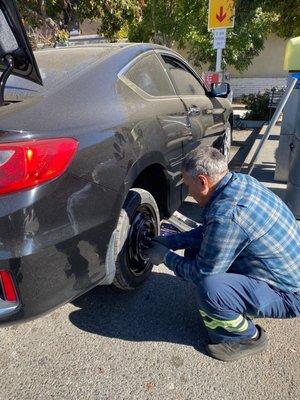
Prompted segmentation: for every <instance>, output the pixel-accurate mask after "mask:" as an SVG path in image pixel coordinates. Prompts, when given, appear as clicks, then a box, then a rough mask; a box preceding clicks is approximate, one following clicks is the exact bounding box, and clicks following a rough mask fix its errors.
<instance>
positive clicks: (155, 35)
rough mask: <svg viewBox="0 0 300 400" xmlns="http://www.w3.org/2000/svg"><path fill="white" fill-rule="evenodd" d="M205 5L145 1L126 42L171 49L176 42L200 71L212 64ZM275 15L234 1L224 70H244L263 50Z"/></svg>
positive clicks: (192, 0) (197, 0) (187, 0)
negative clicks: (234, 9)
mask: <svg viewBox="0 0 300 400" xmlns="http://www.w3.org/2000/svg"><path fill="white" fill-rule="evenodd" d="M207 19H208V2H207V1H204V0H165V1H164V0H148V1H147V3H146V6H145V8H144V10H143V18H142V19H141V21H140V22H138V23H136V22H135V21H134V23H133V24H131V26H130V30H129V39H130V40H133V41H140V40H142V41H153V42H156V43H161V44H164V45H167V46H170V45H171V44H172V43H174V42H176V43H177V44H178V45H179V46H180V47H185V48H186V49H187V50H188V54H189V58H190V60H191V61H193V62H194V64H195V65H197V66H199V67H201V66H203V65H204V64H207V63H208V64H210V67H211V68H212V67H213V64H214V62H215V50H214V49H213V46H212V34H211V33H210V32H208V30H207ZM277 20H278V15H277V14H276V13H275V12H274V11H268V10H266V11H264V10H263V9H262V8H261V7H253V5H252V1H250V0H237V2H236V17H235V27H234V29H228V31H227V43H226V49H225V50H224V52H223V67H226V66H227V65H233V66H234V67H235V68H236V69H238V70H239V71H243V70H245V69H247V67H248V66H249V65H250V64H251V60H252V59H253V57H255V56H256V55H258V54H259V53H260V51H261V50H262V49H263V45H264V41H265V39H266V37H267V36H268V34H269V33H270V32H271V30H272V27H273V25H274V23H275V22H276V21H277Z"/></svg>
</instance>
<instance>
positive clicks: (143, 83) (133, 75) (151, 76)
mask: <svg viewBox="0 0 300 400" xmlns="http://www.w3.org/2000/svg"><path fill="white" fill-rule="evenodd" d="M125 77H126V78H127V79H129V80H130V81H131V82H133V83H134V84H135V85H137V86H138V87H139V88H140V89H142V90H143V91H144V92H146V93H148V94H150V95H151V96H174V95H175V92H174V89H173V86H172V84H171V82H170V79H169V78H168V76H167V74H166V72H165V71H164V69H163V67H162V65H161V63H160V61H159V60H158V58H157V56H156V55H155V54H149V55H146V56H144V57H143V58H142V59H140V60H139V61H137V62H136V63H135V64H134V65H133V66H132V67H131V68H130V70H129V71H128V72H126V74H125Z"/></svg>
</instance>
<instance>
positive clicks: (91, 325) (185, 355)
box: [0, 131, 300, 400]
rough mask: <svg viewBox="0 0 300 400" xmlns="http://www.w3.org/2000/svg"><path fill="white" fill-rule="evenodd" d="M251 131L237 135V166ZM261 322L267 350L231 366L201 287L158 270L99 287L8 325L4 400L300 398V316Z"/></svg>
mask: <svg viewBox="0 0 300 400" xmlns="http://www.w3.org/2000/svg"><path fill="white" fill-rule="evenodd" d="M250 134H251V131H238V132H235V133H234V140H235V142H234V145H235V146H234V147H233V154H232V155H233V156H235V159H234V162H233V163H232V165H234V167H235V168H236V169H238V167H239V165H241V162H240V161H241V160H240V161H239V157H244V156H245V150H243V148H242V143H245V141H247V137H249V135H250ZM241 139H242V140H241ZM246 153H247V152H246ZM185 206H186V207H185V209H186V210H191V211H190V212H195V205H193V204H192V203H190V202H187V203H186V205H185ZM188 212H189V211H188ZM190 216H192V217H194V215H190ZM257 322H258V323H260V324H261V325H262V326H263V327H264V328H265V329H266V331H267V333H268V337H269V347H268V350H267V351H266V352H264V353H263V354H261V355H258V356H256V357H250V358H248V359H244V360H242V361H239V362H236V363H232V364H225V363H222V362H219V361H216V360H213V359H211V358H209V357H208V356H207V355H206V354H205V350H204V345H205V343H206V340H207V338H206V335H205V331H204V329H203V326H202V325H201V321H200V318H199V315H198V312H197V307H196V296H195V289H194V287H193V286H191V285H189V284H187V283H185V282H182V281H180V280H179V279H177V278H175V276H174V275H173V274H172V273H171V272H170V271H169V270H167V268H165V267H164V266H159V267H155V268H154V270H153V273H152V275H151V277H150V279H149V280H148V281H147V283H146V284H145V285H144V286H143V287H141V288H140V289H138V290H137V291H135V292H117V291H115V290H113V289H111V288H110V287H96V288H95V289H94V290H92V291H91V292H89V293H87V294H85V295H83V296H82V297H80V298H78V299H77V300H75V301H74V302H72V303H69V304H66V305H65V306H63V307H61V308H59V309H57V310H55V311H53V312H52V313H51V314H49V315H46V316H44V317H41V318H39V319H37V320H34V321H32V322H28V323H26V324H23V325H16V326H12V327H8V328H2V329H1V330H0V338H1V351H0V360H1V363H0V365H1V391H0V399H1V400H2V399H3V400H4V399H5V400H9V399H18V400H22V399H26V400H28V399H30V400H35V399H43V400H47V399H62V398H64V399H101V400H108V399H113V400H115V399H130V400H132V399H174V400H175V399H176V400H188V399H197V400H199V399H222V400H225V399H234V400H237V399H245V398H247V399H261V398H264V399H266V400H267V399H270V400H279V399H282V400H283V399H284V400H286V399H293V400H297V399H300V396H299V384H300V376H299V368H300V358H299V350H300V342H299V340H300V338H299V328H300V325H299V320H298V319H297V320H296V319H292V320H285V321H280V320H258V321H257Z"/></svg>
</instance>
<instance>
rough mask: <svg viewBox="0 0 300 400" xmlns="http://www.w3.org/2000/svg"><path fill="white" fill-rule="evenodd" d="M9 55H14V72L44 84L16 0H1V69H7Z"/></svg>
mask: <svg viewBox="0 0 300 400" xmlns="http://www.w3.org/2000/svg"><path fill="white" fill-rule="evenodd" d="M7 55H11V56H12V57H13V61H14V68H13V70H12V72H11V73H12V74H14V75H18V76H20V77H22V78H25V79H29V80H31V81H33V82H35V83H38V84H40V85H42V84H43V81H42V78H41V75H40V72H39V69H38V66H37V63H36V61H35V58H34V55H33V52H32V49H31V46H30V43H29V41H28V38H27V35H26V32H25V29H24V26H23V23H22V20H21V17H20V14H19V12H18V9H17V6H16V3H15V1H14V0H9V1H8V0H0V71H4V70H5V69H6V64H5V62H4V57H5V56H7Z"/></svg>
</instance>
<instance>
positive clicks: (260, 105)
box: [242, 90, 271, 121]
mask: <svg viewBox="0 0 300 400" xmlns="http://www.w3.org/2000/svg"><path fill="white" fill-rule="evenodd" d="M270 96H271V90H266V91H264V92H259V93H256V94H248V95H244V96H243V97H242V104H245V105H246V110H249V111H248V112H247V113H246V114H245V117H244V118H245V119H251V120H258V121H267V120H268V119H269V113H270V109H269V98H270Z"/></svg>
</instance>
